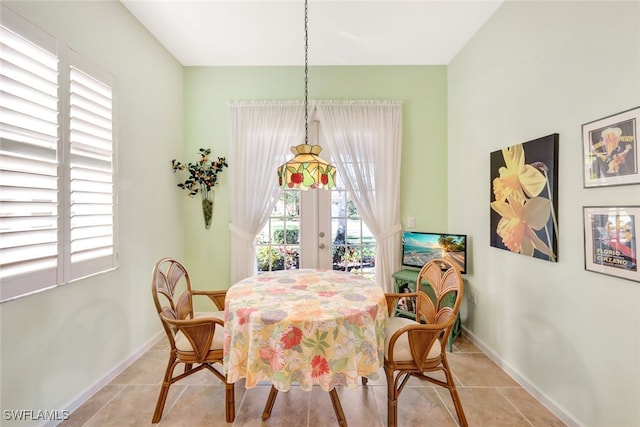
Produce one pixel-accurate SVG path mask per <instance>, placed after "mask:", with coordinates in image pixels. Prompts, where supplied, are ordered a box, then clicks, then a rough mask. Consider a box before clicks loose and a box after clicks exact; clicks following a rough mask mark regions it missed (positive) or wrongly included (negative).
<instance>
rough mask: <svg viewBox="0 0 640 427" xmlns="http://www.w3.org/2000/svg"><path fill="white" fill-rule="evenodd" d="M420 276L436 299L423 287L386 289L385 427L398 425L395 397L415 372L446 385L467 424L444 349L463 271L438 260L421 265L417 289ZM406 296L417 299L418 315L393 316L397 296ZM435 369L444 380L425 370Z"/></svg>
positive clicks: (458, 301) (462, 421) (459, 297)
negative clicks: (406, 290) (390, 291)
mask: <svg viewBox="0 0 640 427" xmlns="http://www.w3.org/2000/svg"><path fill="white" fill-rule="evenodd" d="M422 280H425V281H426V282H427V283H429V285H430V286H431V288H432V289H433V291H434V294H435V300H432V299H431V298H430V297H429V296H428V295H427V294H425V293H424V292H422V291H417V292H411V293H388V294H386V297H387V307H388V309H389V321H388V323H387V331H386V337H385V360H384V370H385V373H386V376H387V399H388V402H387V404H388V411H387V416H388V420H387V424H388V426H389V427H395V426H396V425H397V419H398V397H399V396H400V393H401V392H402V389H403V388H404V386H405V385H406V384H407V381H408V380H409V379H410V378H411V377H412V376H414V377H417V378H419V379H423V380H427V381H430V382H432V383H434V384H437V385H440V386H442V387H446V388H447V389H449V393H451V398H452V399H453V404H454V406H455V409H456V413H457V415H458V419H459V421H460V425H461V426H467V425H468V424H467V420H466V418H465V416H464V411H463V410H462V402H461V401H460V397H459V396H458V392H457V391H456V385H455V383H454V380H453V375H452V374H451V368H450V367H449V362H448V361H447V352H446V345H447V339H448V338H449V334H450V333H451V329H452V328H453V324H454V322H455V321H456V316H457V315H458V311H459V309H460V304H461V302H462V295H463V291H464V290H463V281H462V276H460V272H459V271H458V270H457V269H456V268H455V267H454V266H453V265H452V264H451V263H450V262H448V261H446V260H444V259H437V260H433V261H430V262H429V263H427V264H426V265H425V266H424V267H422V269H421V270H420V274H419V275H418V279H417V285H416V289H420V283H421V281H422ZM407 297H413V298H415V307H416V319H417V320H413V319H407V318H403V317H392V316H393V313H394V311H395V306H396V304H397V303H398V301H399V300H400V298H407ZM435 371H442V372H443V373H444V376H445V379H446V380H445V381H442V380H440V379H437V378H433V377H431V376H429V375H426V374H427V373H429V372H435Z"/></svg>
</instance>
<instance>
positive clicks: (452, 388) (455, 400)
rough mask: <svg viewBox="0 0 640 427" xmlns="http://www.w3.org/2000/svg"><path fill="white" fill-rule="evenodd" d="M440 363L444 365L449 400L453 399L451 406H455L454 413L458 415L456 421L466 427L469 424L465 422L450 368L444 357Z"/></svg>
mask: <svg viewBox="0 0 640 427" xmlns="http://www.w3.org/2000/svg"><path fill="white" fill-rule="evenodd" d="M442 365H443V366H444V367H445V369H444V375H445V377H446V378H447V385H448V386H447V388H448V389H449V393H450V394H451V400H453V406H454V407H455V408H456V414H457V415H458V421H460V426H462V427H467V426H468V425H469V424H468V423H467V418H466V417H465V415H464V410H463V409H462V401H461V400H460V396H459V395H458V390H457V389H456V383H455V382H454V380H453V375H451V370H450V369H449V363H448V361H447V360H446V358H445V359H444V360H443V361H442Z"/></svg>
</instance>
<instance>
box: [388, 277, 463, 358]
mask: <svg viewBox="0 0 640 427" xmlns="http://www.w3.org/2000/svg"><path fill="white" fill-rule="evenodd" d="M419 273H420V271H419V270H411V269H408V268H407V269H403V270H400V271H396V272H395V273H393V274H392V277H393V280H394V282H395V285H394V286H395V292H397V293H404V292H414V291H415V287H416V282H417V281H418V274H419ZM420 290H421V291H422V292H424V293H425V294H427V295H428V296H429V298H431V300H432V301H435V293H434V292H433V289H432V288H431V286H429V283H427V281H426V280H422V283H421V284H420ZM395 315H396V316H402V317H407V318H410V319H415V318H416V309H415V307H414V301H413V298H404V299H401V300H400V301H399V302H398V305H397V306H396V309H395ZM460 333H461V326H460V313H458V317H457V318H456V321H455V323H454V324H453V328H452V329H451V334H450V335H449V341H448V342H447V347H448V349H449V351H450V352H451V351H453V342H454V341H455V340H456V338H458V337H459V336H460Z"/></svg>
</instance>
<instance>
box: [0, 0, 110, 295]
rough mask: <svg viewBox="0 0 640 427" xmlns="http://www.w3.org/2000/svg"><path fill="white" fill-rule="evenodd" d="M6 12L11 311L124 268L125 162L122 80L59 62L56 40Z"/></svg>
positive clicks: (0, 69) (1, 88)
mask: <svg viewBox="0 0 640 427" xmlns="http://www.w3.org/2000/svg"><path fill="white" fill-rule="evenodd" d="M0 7H1V8H2V13H0V19H1V24H2V25H0V301H7V300H10V299H13V298H16V297H19V296H23V295H28V294H30V293H33V292H36V291H40V290H43V289H47V288H49V287H53V286H57V285H60V284H63V283H67V282H70V281H72V280H74V279H78V278H81V277H85V276H88V275H92V274H96V273H100V272H103V271H106V270H109V269H112V268H115V266H116V251H115V246H114V236H115V191H114V173H115V171H114V169H115V168H114V158H115V156H114V138H113V135H114V130H113V99H112V96H113V94H112V86H113V84H112V80H113V79H112V77H111V76H110V75H109V74H107V73H104V72H103V71H101V70H99V69H97V67H95V65H93V64H91V63H89V62H87V61H85V60H84V59H83V58H81V57H80V56H79V55H78V54H77V53H75V52H74V51H72V50H71V49H65V50H64V53H63V56H62V58H60V57H58V55H57V44H56V40H55V39H54V38H53V37H51V36H49V35H48V34H46V33H44V32H43V31H42V30H40V29H38V28H36V27H34V26H32V25H31V24H29V23H28V22H27V21H25V20H24V19H23V18H21V17H19V16H18V15H16V14H15V13H14V12H12V11H11V10H10V9H9V8H6V7H5V6H4V5H0ZM59 70H64V72H59ZM98 76H99V77H98Z"/></svg>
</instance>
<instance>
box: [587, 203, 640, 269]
mask: <svg viewBox="0 0 640 427" xmlns="http://www.w3.org/2000/svg"><path fill="white" fill-rule="evenodd" d="M583 211H584V261H585V269H586V270H588V271H593V272H596V273H603V274H608V275H610V276H615V277H620V278H623V279H629V280H633V281H635V282H640V272H638V226H640V206H585V207H584V208H583Z"/></svg>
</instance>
